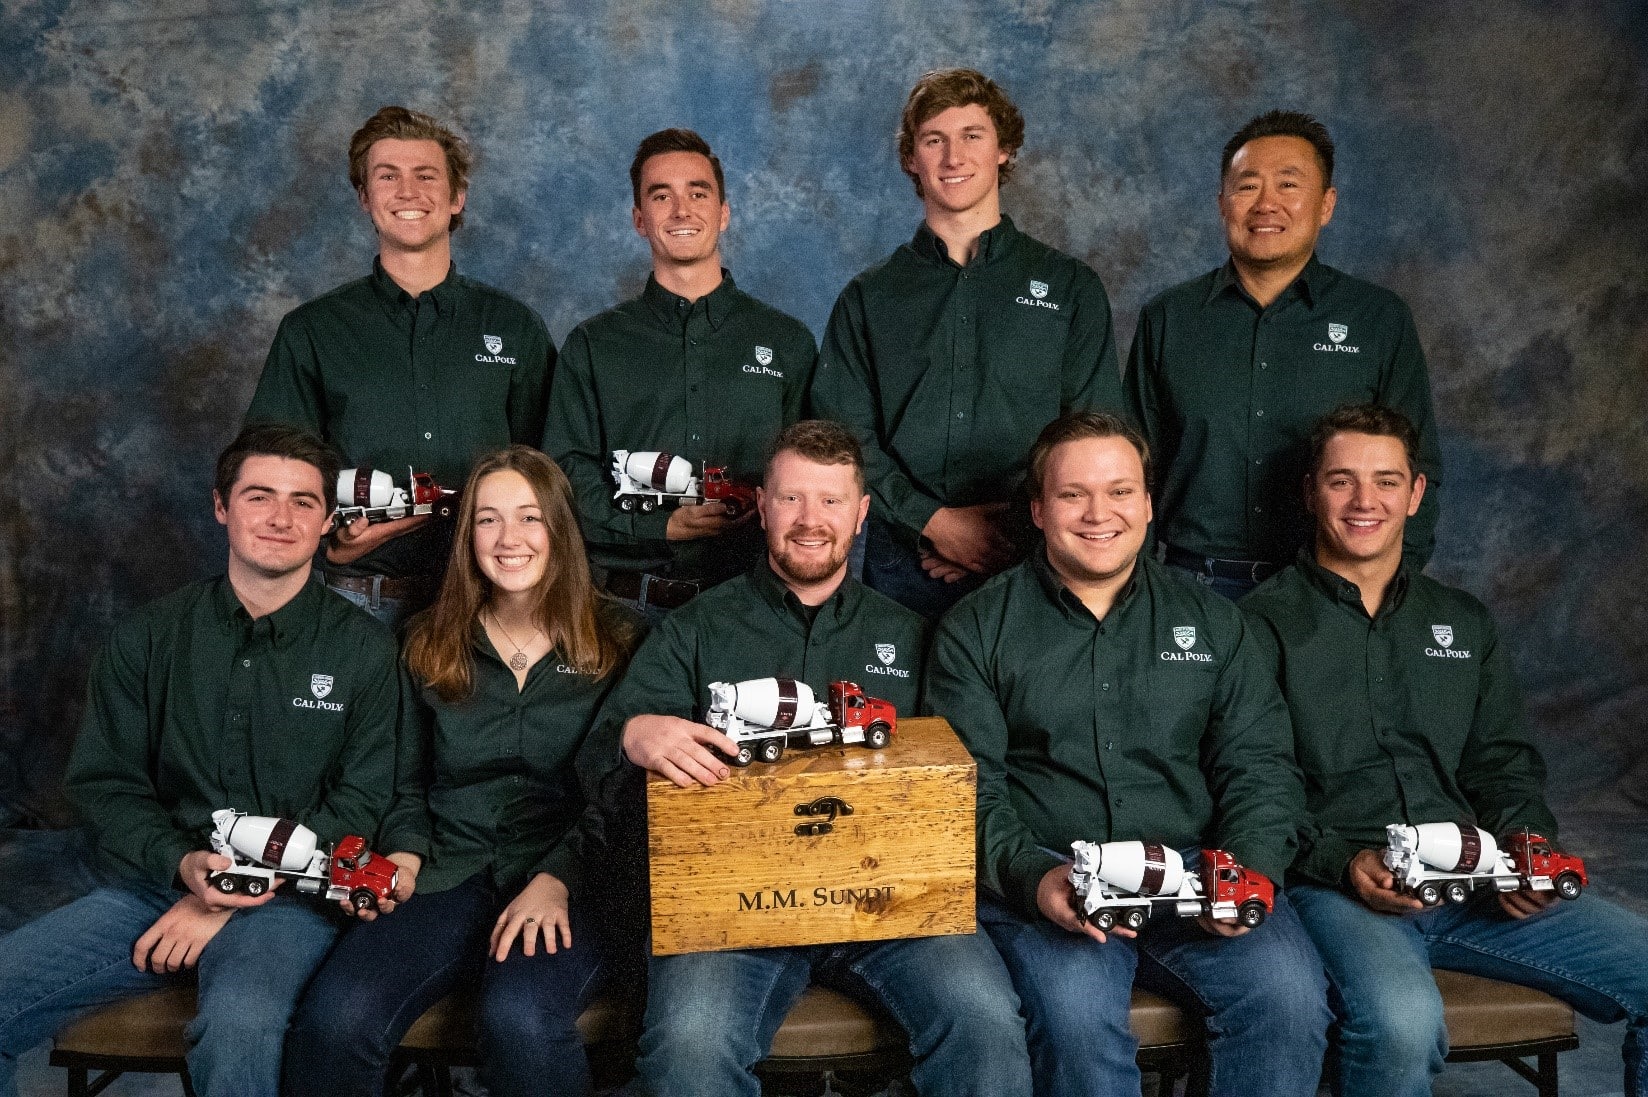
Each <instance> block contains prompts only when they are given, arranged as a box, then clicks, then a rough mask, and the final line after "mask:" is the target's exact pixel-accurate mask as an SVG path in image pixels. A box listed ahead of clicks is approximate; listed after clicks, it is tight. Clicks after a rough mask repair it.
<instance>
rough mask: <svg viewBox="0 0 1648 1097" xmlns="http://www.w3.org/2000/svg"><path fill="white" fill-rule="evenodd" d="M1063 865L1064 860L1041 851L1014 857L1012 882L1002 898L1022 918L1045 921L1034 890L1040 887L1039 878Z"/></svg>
mask: <svg viewBox="0 0 1648 1097" xmlns="http://www.w3.org/2000/svg"><path fill="white" fill-rule="evenodd" d="M1064 863H1065V861H1064V858H1062V857H1057V856H1055V855H1053V854H1051V853H1048V852H1047V851H1046V850H1041V849H1034V850H1031V851H1029V852H1028V853H1024V854H1021V855H1019V856H1018V857H1015V858H1014V859H1013V867H1012V870H1011V875H1012V880H1011V882H1009V884H1008V887H1007V889H1006V895H1005V896H1004V897H1005V898H1006V899H1007V901H1008V902H1010V903H1011V904H1013V906H1014V907H1016V908H1017V910H1018V913H1019V914H1021V915H1023V916H1024V917H1026V918H1029V919H1032V920H1037V919H1040V920H1043V921H1045V920H1046V917H1047V916H1046V915H1044V914H1043V913H1042V912H1041V907H1040V906H1038V905H1037V903H1036V889H1037V888H1039V887H1041V878H1042V877H1043V876H1046V875H1047V873H1048V871H1049V870H1051V869H1054V868H1057V867H1058V866H1060V865H1062V864H1064Z"/></svg>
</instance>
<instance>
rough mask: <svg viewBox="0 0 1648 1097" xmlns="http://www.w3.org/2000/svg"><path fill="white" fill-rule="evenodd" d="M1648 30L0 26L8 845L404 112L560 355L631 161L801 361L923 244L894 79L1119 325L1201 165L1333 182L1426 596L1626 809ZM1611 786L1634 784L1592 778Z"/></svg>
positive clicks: (1632, 751)
mask: <svg viewBox="0 0 1648 1097" xmlns="http://www.w3.org/2000/svg"><path fill="white" fill-rule="evenodd" d="M1645 53H1648V12H1645V8H1644V5H1642V4H1641V3H1640V2H1637V0H1615V2H1612V3H1608V2H1602V0H1593V2H1581V0H1569V2H1566V3H1562V2H1545V0H1480V2H1476V3H1437V2H1434V0H1426V2H1385V3H1371V2H1367V0H1361V2H1358V0H1338V2H1319V3H1309V2H1305V0H1297V2H1276V3H1259V2H1238V0H1225V2H1197V0H1124V2H1117V3H1060V2H1056V0H1012V2H1003V0H998V2H993V3H990V2H973V3H962V4H955V5H941V4H937V3H924V2H919V0H881V2H876V3H862V2H859V0H846V2H837V3H820V2H805V0H772V2H766V3H763V2H759V0H682V2H679V3H672V4H667V5H666V4H662V3H659V4H651V3H645V2H624V0H610V2H603V0H583V2H579V3H570V2H566V0H559V2H554V3H529V2H525V0H496V2H492V3H487V4H484V5H482V4H474V5H466V4H460V3H433V2H376V0H356V2H349V0H334V2H325V3H323V2H314V3H300V2H267V3H261V4H237V3H224V2H222V0H219V2H217V3H208V2H207V0H194V2H186V0H83V2H71V0H8V2H7V3H5V4H3V5H0V211H3V213H4V217H3V219H0V350H3V360H0V432H3V433H0V820H3V819H5V818H9V817H11V814H12V813H13V812H15V811H17V810H25V811H27V812H29V813H30V814H34V815H39V816H43V817H46V818H59V817H61V802H60V800H59V797H58V792H57V785H58V779H59V776H60V774H61V770H62V766H63V762H64V759H65V756H66V753H67V750H68V747H69V745H70V742H71V740H72V736H73V730H74V728H75V726H76V723H77V721H78V718H79V710H80V705H81V696H82V692H83V689H84V679H85V674H86V669H87V665H88V663H89V660H90V658H91V654H92V652H93V651H94V650H95V648H96V647H97V645H98V644H99V642H100V641H101V639H102V638H103V636H104V635H105V633H106V631H107V629H108V627H109V624H110V622H111V620H112V619H113V618H114V617H115V616H117V615H118V614H120V613H122V612H123V611H125V610H127V609H128V608H130V607H132V606H134V605H136V604H138V603H141V602H143V601H146V600H147V599H149V598H152V597H154V596H156V595H158V594H161V593H163V592H165V591H166V590H168V589H170V588H172V587H174V586H176V585H178V584H180V583H182V582H184V581H186V580H188V579H191V578H194V577H196V576H199V575H201V574H204V573H207V572H210V571H213V570H216V569H219V568H220V567H221V561H222V557H223V548H222V542H221V538H220V536H219V533H218V529H217V527H216V525H215V524H214V523H213V521H212V519H211V514H210V509H209V498H208V492H209V480H210V477H209V465H210V461H211V458H212V456H213V455H214V454H215V452H216V451H217V449H218V448H220V447H221V446H222V445H223V443H224V442H226V441H227V440H228V439H229V438H230V437H231V436H232V435H233V433H234V430H235V428H236V426H237V425H238V421H239V417H240V414H241V411H242V410H243V409H244V407H245V405H246V403H247V401H248V399H249V398H250V396H251V392H252V387H253V384H254V382H255V380H256V377H257V373H258V370H259V367H260V366H261V364H262V361H263V356H264V353H265V351H266V350H267V348H268V344H269V341H270V339H271V337H272V336H273V334H274V330H275V324H276V322H277V321H278V320H279V318H280V317H281V315H282V314H283V313H284V312H286V310H288V309H290V308H292V307H293V306H294V305H296V304H298V303H299V302H301V301H303V300H304V299H306V298H308V297H311V296H313V295H315V294H317V293H320V292H322V291H323V290H326V289H328V288H330V287H331V286H333V285H335V284H337V283H339V282H342V281H345V280H347V279H350V278H354V277H357V276H359V275H360V274H362V273H364V272H365V270H366V268H367V265H368V263H369V262H370V259H371V255H372V251H373V240H372V236H371V234H370V231H369V227H368V224H367V222H366V220H365V218H364V217H363V215H362V214H361V213H360V211H359V209H358V208H357V207H356V204H355V201H354V197H353V195H352V194H351V192H350V190H349V187H348V184H347V181H346V178H345V164H344V147H345V144H346V142H347V140H348V137H349V134H350V132H351V131H352V130H353V129H354V127H355V126H357V125H358V124H359V123H360V122H361V120H363V119H364V118H365V117H366V116H367V115H369V114H370V113H371V112H372V111H373V110H375V109H376V108H377V107H379V106H380V105H383V104H385V103H396V102H399V103H405V104H407V105H411V106H416V107H419V108H422V109H425V110H428V111H431V112H433V113H435V114H437V115H440V116H442V117H444V118H448V119H452V120H454V121H455V122H456V123H457V125H458V126H459V128H461V129H462V130H464V131H465V132H466V133H467V134H468V135H469V136H470V137H471V139H472V141H473V143H474V145H475V146H476V149H477V151H478V153H479V156H480V165H479V169H478V171H477V173H476V175H475V178H474V183H473V188H472V191H471V194H470V202H469V209H468V223H467V224H466V225H465V227H464V228H463V229H462V231H461V232H459V234H458V236H457V238H456V243H455V250H456V254H457V257H458V263H459V265H460V267H461V269H463V270H464V271H466V272H467V273H470V274H473V275H476V276H479V277H480V278H482V279H484V280H486V281H489V282H492V283H495V284H497V285H500V286H503V287H506V288H508V289H510V290H512V291H513V292H515V293H516V294H518V295H519V296H521V297H523V298H524V299H525V300H527V301H528V302H530V303H531V304H533V305H534V306H536V307H537V308H538V309H539V310H540V311H541V312H542V313H543V315H544V317H545V319H546V320H547V321H548V322H549V326H550V330H551V332H552V334H553V335H554V336H555V337H556V338H557V339H560V338H564V337H565V335H566V333H567V331H568V329H569V328H571V326H572V325H573V324H575V323H576V322H577V321H578V320H580V319H582V318H583V317H585V316H587V315H589V314H591V313H593V312H595V311H597V310H599V309H602V308H604V307H606V306H607V305H609V304H611V303H612V302H614V301H615V300H617V299H619V298H622V297H625V296H628V295H631V294H633V293H634V292H636V290H637V289H638V288H639V286H640V285H641V282H642V280H643V278H644V277H645V274H646V270H647V266H646V253H645V249H644V246H643V245H642V243H641V242H640V241H639V240H637V239H636V238H635V237H634V235H633V232H632V230H631V228H630V226H629V217H628V206H629V195H628V190H627V181H626V178H625V170H626V167H627V164H628V160H629V156H630V153H631V151H632V149H633V147H634V144H635V142H636V140H637V139H638V138H639V137H641V136H642V135H644V134H646V133H648V132H650V131H651V130H654V129H657V128H660V127H662V126H666V125H687V126H691V127H693V128H696V129H698V130H700V131H702V132H703V133H704V134H705V135H706V136H708V137H709V138H710V140H711V142H712V143H713V144H714V145H715V146H716V148H717V149H718V150H719V152H720V153H721V155H722V157H723V159H724V160H725V161H726V162H727V165H728V193H729V197H730V200H731V204H732V208H733V231H732V234H731V236H730V239H728V242H727V257H728V260H729V262H730V264H731V266H732V267H733V269H734V270H735V271H736V273H737V275H738V280H739V283H740V284H741V285H742V286H744V287H745V288H747V289H750V290H752V291H753V292H755V293H756V294H757V295H759V296H761V297H763V298H765V299H767V300H769V301H771V302H773V303H774V304H776V305H778V306H779V307H781V308H784V309H786V310H788V311H790V312H792V313H794V314H796V315H798V316H800V317H801V318H802V319H803V320H805V321H806V322H807V323H808V324H809V325H810V326H811V327H812V328H813V330H814V331H815V332H817V331H819V330H821V328H822V326H823V322H824V320H825V318H826V316H827V314H828V310H829V307H830V304H831V302H832V300H833V299H834V297H835V294H836V292H837V291H838V290H839V289H840V287H841V286H842V285H843V284H844V283H845V282H846V281H847V279H848V278H849V277H850V276H852V275H853V274H854V273H856V272H857V271H859V270H860V269H862V268H863V267H865V266H866V265H868V264H869V263H871V262H872V261H874V260H876V259H877V258H879V257H880V256H882V255H884V254H885V253H886V252H888V251H889V250H891V249H892V248H893V247H894V246H895V245H897V244H898V243H899V242H901V241H902V240H903V239H905V238H907V237H908V235H909V233H910V231H911V230H912V228H913V227H914V225H915V223H916V220H917V218H918V216H919V210H918V206H917V204H916V201H915V199H914V197H913V195H912V193H911V190H910V187H909V184H908V182H907V181H906V180H905V179H904V177H903V176H902V175H901V174H900V173H899V171H898V168H897V165H896V163H895V160H894V157H893V154H892V151H891V143H890V139H891V134H892V130H893V127H894V124H895V122H896V120H897V113H898V108H899V106H900V104H901V102H902V98H903V95H904V93H905V91H906V90H907V88H908V87H909V84H910V83H911V82H912V81H913V79H914V78H915V77H916V76H917V75H918V74H919V73H920V72H922V71H923V70H925V69H928V68H932V67H936V66H940V65H951V64H967V65H973V66H976V67H979V68H982V69H984V70H985V71H987V72H989V73H991V74H993V75H994V76H996V77H997V78H998V79H999V80H1000V81H1001V82H1002V83H1003V84H1005V86H1006V87H1007V88H1008V89H1009V91H1011V92H1012V93H1013V94H1014V96H1015V97H1016V98H1017V100H1018V102H1019V104H1020V105H1021V106H1022V107H1023V109H1024V112H1025V114H1026V116H1027V117H1028V119H1029V134H1028V139H1027V144H1026V148H1025V151H1024V153H1023V157H1022V167H1021V169H1020V171H1019V174H1018V175H1017V177H1016V178H1015V180H1014V182H1013V183H1012V184H1011V186H1010V187H1009V188H1008V191H1007V193H1006V206H1007V208H1008V210H1009V212H1010V213H1012V214H1013V216H1014V217H1015V218H1016V219H1017V220H1018V222H1019V223H1020V224H1021V225H1022V226H1024V227H1026V228H1027V229H1029V230H1030V231H1031V232H1032V233H1034V234H1035V235H1037V236H1039V237H1041V238H1043V239H1045V240H1048V241H1050V242H1052V243H1054V244H1056V245H1058V246H1060V247H1062V248H1063V249H1065V250H1066V251H1069V252H1072V253H1073V254H1075V255H1077V256H1080V257H1082V258H1083V259H1085V260H1087V261H1088V262H1089V263H1091V264H1092V265H1093V267H1095V268H1096V269H1097V270H1098V271H1099V272H1100V274H1101V275H1103V277H1104V279H1105V282H1106V284H1107V285H1108V286H1109V288H1110V292H1111V295H1112V299H1113V301H1114V304H1115V306H1116V313H1117V320H1118V323H1117V329H1118V335H1119V336H1120V340H1121V349H1122V352H1123V355H1124V356H1125V353H1126V346H1127V340H1128V339H1129V338H1130V337H1131V333H1132V327H1133V317H1134V315H1135V314H1136V312H1137V309H1138V306H1139V305H1140V304H1141V303H1143V301H1144V300H1145V299H1146V298H1148V297H1149V296H1150V295H1152V294H1153V293H1155V292H1156V291H1157V290H1159V289H1161V288H1163V287H1165V286H1167V285H1168V284H1170V283H1172V282H1175V281H1178V280H1180V279H1183V278H1186V277H1189V276H1191V275H1193V274H1196V273H1199V272H1201V271H1203V270H1205V269H1207V268H1209V267H1211V266H1213V265H1214V264H1215V263H1217V262H1218V261H1219V260H1220V259H1221V258H1222V244H1221V240H1222V237H1221V235H1220V232H1219V229H1218V224H1217V221H1216V218H1215V212H1214V203H1213V194H1214V189H1215V186H1216V165H1217V157H1218V151H1219V147H1220V146H1221V144H1222V143H1223V142H1224V140H1225V138H1226V137H1227V136H1228V135H1229V134H1230V133H1231V132H1233V131H1234V129H1235V128H1236V127H1237V126H1238V125H1239V124H1240V123H1241V122H1242V121H1244V120H1245V119H1246V118H1248V117H1249V116H1251V115H1252V114H1255V113H1257V112H1258V111H1260V110H1263V109H1266V108H1269V107H1272V106H1291V107H1298V108H1303V109H1306V110H1310V111H1312V112H1314V113H1316V114H1318V115H1319V116H1320V117H1322V118H1323V120H1324V121H1326V122H1327V123H1328V124H1329V126H1330V127H1331V128H1332V129H1333V131H1334V134H1335V136H1336V137H1337V138H1338V140H1339V143H1340V161H1339V163H1340V168H1339V172H1338V178H1337V183H1338V187H1339V194H1340V202H1339V211H1338V214H1337V216H1336V217H1335V220H1334V223H1333V225H1332V226H1331V227H1330V228H1329V229H1328V230H1327V232H1326V234H1325V236H1324V238H1323V244H1322V252H1323V255H1324V257H1325V258H1326V259H1327V260H1328V261H1330V262H1332V263H1334V264H1335V265H1337V266H1340V267H1343V268H1345V269H1348V270H1350V271H1352V272H1354V273H1357V274H1360V275H1363V276H1365V277H1368V278H1371V279H1373V280H1376V281H1379V282H1383V283H1385V284H1387V285H1389V286H1391V287H1393V288H1395V289H1396V290H1397V291H1399V292H1400V293H1401V294H1403V295H1404V296H1405V297H1406V298H1407V299H1408V301H1409V302H1410V303H1411V304H1412V306H1413V310H1414V313H1415V314H1416V317H1417V319H1418V323H1419V329H1420V332H1421V335H1422V336H1423V338H1424V341H1425V344H1426V347H1427V350H1428V352H1429V355H1430V360H1431V368H1432V376H1433V379H1434V385H1435V391H1436V398H1437V405H1438V412H1439V416H1440V419H1441V424H1442V431H1443V445H1444V448H1445V450H1446V456H1447V462H1448V476H1447V485H1446V490H1445V496H1444V500H1445V501H1444V516H1443V524H1442V529H1441V539H1442V543H1441V549H1440V551H1439V552H1438V554H1437V557H1436V560H1435V561H1434V564H1433V570H1434V571H1435V572H1436V573H1438V574H1439V575H1441V576H1442V577H1444V578H1446V579H1448V580H1450V581H1453V582H1457V583H1459V584H1462V585H1464V586H1466V587H1469V588H1470V589H1471V590H1473V591H1475V592H1477V593H1478V594H1479V595H1481V596H1482V597H1483V598H1484V599H1486V600H1487V602H1488V603H1489V605H1490V606H1492V607H1493V609H1494V610H1495V611H1496V612H1497V613H1498V615H1499V617H1500V619H1501V621H1502V623H1503V624H1504V626H1505V627H1506V631H1507V633H1508V635H1509V637H1510V639H1511V643H1512V644H1513V645H1514V647H1515V649H1516V652H1517V665H1518V667H1519V669H1520V671H1521V673H1522V676H1523V680H1524V683H1525V685H1526V686H1527V688H1528V690H1529V692H1530V694H1531V696H1532V700H1533V702H1534V708H1535V713H1536V717H1537V718H1538V719H1539V722H1540V725H1541V730H1542V734H1543V735H1544V736H1545V742H1546V745H1547V747H1548V748H1549V749H1550V753H1551V756H1552V759H1553V766H1554V769H1555V772H1556V774H1557V776H1558V777H1559V778H1560V780H1561V781H1562V782H1563V783H1564V785H1565V789H1564V791H1563V792H1561V793H1559V794H1558V796H1557V799H1558V800H1559V801H1560V802H1564V803H1567V804H1570V805H1589V806H1604V805H1606V804H1607V803H1608V802H1610V801H1611V800H1612V798H1613V797H1614V795H1615V794H1616V792H1618V791H1631V790H1632V789H1633V788H1634V787H1635V786H1636V785H1637V784H1640V783H1643V782H1644V781H1648V774H1645V773H1643V768H1644V765H1645V762H1644V758H1645V752H1644V750H1643V747H1642V737H1641V730H1642V718H1643V712H1644V710H1645V709H1648V642H1645V640H1644V632H1645V631H1648V611H1645V606H1648V596H1645V595H1644V593H1643V592H1644V590H1645V588H1648V549H1645V547H1644V532H1645V530H1648V432H1645V431H1644V429H1643V424H1644V420H1645V412H1648V368H1645V367H1648V324H1645V321H1644V318H1645V317H1648V277H1645V273H1644V269H1645V267H1644V263H1645V259H1644V256H1645V254H1648V181H1645V180H1648V78H1645V76H1644V71H1645V69H1644V60H1645V56H1644V55H1645ZM1633 766H1636V767H1638V774H1637V777H1636V779H1635V780H1633V779H1632V778H1630V777H1628V776H1627V777H1624V778H1622V774H1626V773H1627V771H1629V770H1630V768H1631V767H1633Z"/></svg>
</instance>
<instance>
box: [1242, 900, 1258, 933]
mask: <svg viewBox="0 0 1648 1097" xmlns="http://www.w3.org/2000/svg"><path fill="white" fill-rule="evenodd" d="M1236 920H1237V921H1238V922H1240V923H1241V924H1242V925H1244V926H1246V927H1247V928H1248V929H1253V928H1254V927H1255V926H1261V925H1263V924H1264V921H1265V905H1264V904H1263V903H1261V902H1258V901H1257V900H1253V901H1250V902H1246V903H1243V904H1242V908H1241V909H1240V910H1238V911H1237V912H1236Z"/></svg>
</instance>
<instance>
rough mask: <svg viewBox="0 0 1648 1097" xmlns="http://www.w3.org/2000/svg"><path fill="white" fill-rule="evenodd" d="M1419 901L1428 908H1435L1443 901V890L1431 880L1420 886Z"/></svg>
mask: <svg viewBox="0 0 1648 1097" xmlns="http://www.w3.org/2000/svg"><path fill="white" fill-rule="evenodd" d="M1418 894H1419V901H1420V902H1421V903H1424V904H1425V905H1426V906H1428V907H1434V906H1435V905H1436V904H1438V903H1440V902H1441V901H1442V889H1441V888H1439V887H1437V886H1436V885H1435V884H1433V883H1431V882H1430V881H1429V880H1427V881H1425V882H1424V883H1423V884H1420V885H1419V892H1418Z"/></svg>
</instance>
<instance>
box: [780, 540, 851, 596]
mask: <svg viewBox="0 0 1648 1097" xmlns="http://www.w3.org/2000/svg"><path fill="white" fill-rule="evenodd" d="M803 532H804V533H810V532H811V531H803ZM822 536H827V537H830V545H829V551H828V552H827V553H826V554H825V555H824V557H823V559H818V558H816V557H814V558H809V559H798V558H797V556H796V554H795V553H794V552H792V551H791V549H790V541H789V538H788V537H786V538H785V539H784V540H783V542H782V543H781V544H780V545H779V547H777V548H772V547H770V546H769V549H768V551H769V552H770V553H771V554H772V562H773V567H774V569H775V570H776V571H777V572H778V574H779V575H781V576H783V577H784V578H786V579H788V580H790V581H791V582H794V583H802V584H808V583H821V582H823V581H824V580H825V579H828V578H829V577H830V576H832V575H834V574H835V573H836V572H837V571H840V570H841V567H842V565H843V564H845V563H846V562H847V547H846V546H843V544H842V543H841V541H839V540H837V539H835V537H834V535H833V534H822Z"/></svg>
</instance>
